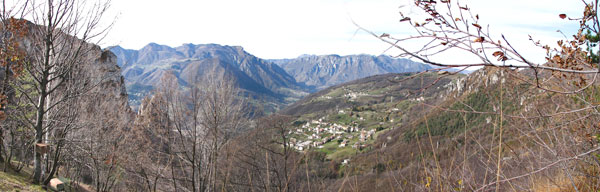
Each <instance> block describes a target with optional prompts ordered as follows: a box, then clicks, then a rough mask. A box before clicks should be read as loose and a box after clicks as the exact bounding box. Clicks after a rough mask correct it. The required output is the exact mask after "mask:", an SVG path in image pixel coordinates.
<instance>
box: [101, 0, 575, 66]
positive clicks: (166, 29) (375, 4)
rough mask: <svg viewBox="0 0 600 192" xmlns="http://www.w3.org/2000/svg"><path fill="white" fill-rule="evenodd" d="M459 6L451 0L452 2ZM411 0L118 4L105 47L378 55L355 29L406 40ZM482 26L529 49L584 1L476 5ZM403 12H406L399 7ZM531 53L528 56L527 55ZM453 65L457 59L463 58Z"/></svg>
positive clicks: (482, 1) (485, 1)
mask: <svg viewBox="0 0 600 192" xmlns="http://www.w3.org/2000/svg"><path fill="white" fill-rule="evenodd" d="M454 1H456V0H453V2H454ZM411 2H412V1H411V0H251V1H248V0H218V1H217V0H169V1H165V0H114V1H113V2H112V7H111V9H112V12H111V14H116V13H120V14H119V16H118V19H117V21H116V24H115V26H114V28H113V29H112V30H111V31H110V33H109V35H108V38H107V39H106V40H105V41H104V42H103V46H111V45H117V44H118V45H121V46H122V47H124V48H128V49H140V48H141V47H143V46H145V45H147V44H148V43H150V42H155V43H158V44H164V45H169V46H172V47H175V46H179V45H181V44H184V43H194V44H206V43H216V44H222V45H239V46H243V47H244V49H245V50H246V51H247V52H249V53H251V54H253V55H256V56H258V57H260V58H265V59H278V58H295V57H297V56H299V55H301V54H316V55H323V54H339V55H348V54H361V53H366V54H373V55H379V54H382V53H384V52H383V51H384V50H386V49H387V48H388V45H387V44H385V43H383V42H381V41H379V40H378V39H376V38H374V37H372V36H370V35H368V34H366V33H365V32H361V31H359V32H357V33H356V31H357V30H356V27H355V26H354V25H353V24H352V20H354V21H355V22H356V23H358V24H359V25H361V26H363V27H364V28H367V29H369V30H371V31H373V32H376V33H377V34H381V33H384V32H385V33H389V34H392V35H393V36H395V37H407V36H409V35H411V34H414V33H413V29H411V28H409V27H408V26H407V25H405V24H403V23H400V22H398V20H399V19H400V15H399V14H398V12H399V11H400V9H402V10H405V11H410V9H413V8H411V6H410V5H411ZM461 2H462V4H467V5H468V6H469V7H471V8H472V10H473V11H474V12H475V13H478V14H479V15H480V17H481V18H482V20H481V22H480V23H483V24H490V29H492V31H495V32H497V34H496V35H499V34H500V33H502V34H505V36H507V38H508V39H509V40H511V41H513V42H514V44H515V46H517V47H523V49H524V51H523V52H526V54H534V53H536V52H534V51H531V50H530V47H531V46H530V45H531V44H530V43H529V42H528V37H527V35H528V34H531V35H534V36H535V37H536V38H538V39H541V40H542V41H543V42H547V43H548V44H550V43H553V42H555V41H556V40H558V39H560V38H562V35H561V34H560V33H557V32H556V30H559V29H560V30H563V31H565V32H566V33H573V31H574V30H576V29H577V27H578V24H577V23H576V22H573V21H571V22H569V21H567V20H562V19H560V18H559V17H558V14H561V13H566V14H567V15H569V16H573V17H576V16H580V15H581V13H580V11H579V10H581V8H582V7H583V6H582V3H581V1H580V0H544V1H540V0H503V1H492V0H471V1H466V0H463V1H461ZM401 6H404V7H402V8H400V7H401ZM530 52H531V53H530ZM451 60H456V61H457V62H462V61H460V58H453V59H451Z"/></svg>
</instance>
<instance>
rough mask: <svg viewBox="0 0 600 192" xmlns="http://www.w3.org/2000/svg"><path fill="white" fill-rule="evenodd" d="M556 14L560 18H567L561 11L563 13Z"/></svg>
mask: <svg viewBox="0 0 600 192" xmlns="http://www.w3.org/2000/svg"><path fill="white" fill-rule="evenodd" d="M558 16H559V17H560V18H561V19H566V18H567V14H564V13H563V14H560V15H558Z"/></svg>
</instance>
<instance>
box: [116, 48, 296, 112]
mask: <svg viewBox="0 0 600 192" xmlns="http://www.w3.org/2000/svg"><path fill="white" fill-rule="evenodd" d="M111 51H112V52H113V53H115V54H116V55H117V58H118V61H117V62H118V64H119V66H121V67H122V68H123V72H122V74H123V76H124V77H125V80H126V84H127V87H128V88H129V90H130V93H131V94H132V95H133V96H132V97H131V98H130V102H131V103H132V105H137V104H139V101H140V100H141V99H142V98H143V97H144V96H145V95H146V94H148V93H149V91H150V90H152V89H153V88H154V87H156V86H157V85H159V83H160V79H161V78H162V77H163V75H164V74H165V73H166V72H173V73H174V74H175V76H176V77H177V78H178V80H179V81H180V83H181V84H183V85H185V84H188V83H193V81H196V80H198V79H201V77H202V76H203V75H205V74H206V73H208V72H209V71H211V70H213V69H217V70H219V71H222V72H225V73H227V74H229V75H230V76H231V77H233V78H234V79H235V81H236V82H237V83H238V84H239V86H240V88H242V89H243V90H244V91H246V92H247V93H249V94H250V95H251V96H253V97H254V98H258V99H259V100H261V101H266V102H267V103H270V106H272V107H273V108H278V107H280V106H282V105H284V104H287V103H290V102H292V101H294V100H295V99H297V98H299V97H301V96H303V95H305V94H306V93H305V92H304V90H303V89H302V87H301V86H300V85H299V84H298V83H296V81H295V79H294V78H293V77H292V76H290V75H288V74H287V73H286V72H285V71H284V70H283V69H281V68H280V67H279V66H277V65H275V64H273V63H271V62H269V61H266V60H263V59H260V58H257V57H255V56H253V55H251V54H249V53H248V52H246V51H244V49H243V48H242V47H239V46H222V45H217V44H205V45H194V44H184V45H182V46H179V47H175V48H172V47H169V46H165V45H158V44H155V43H150V44H148V45H147V46H145V47H143V48H142V49H140V50H129V49H123V48H121V47H119V46H117V47H113V48H111Z"/></svg>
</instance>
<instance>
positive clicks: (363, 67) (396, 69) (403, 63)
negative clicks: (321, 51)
mask: <svg viewBox="0 0 600 192" xmlns="http://www.w3.org/2000/svg"><path fill="white" fill-rule="evenodd" d="M271 61H272V62H274V63H276V64H277V65H279V66H280V67H282V68H283V69H285V71H287V72H288V73H289V74H290V75H292V76H293V77H294V78H295V79H296V81H298V82H302V83H304V84H305V85H306V86H308V87H309V88H310V89H311V90H312V91H317V90H322V89H325V88H327V87H330V86H333V85H338V84H341V83H345V82H349V81H352V80H356V79H360V78H364V77H368V76H373V75H379V74H386V73H405V72H418V71H425V70H428V69H431V68H432V67H431V66H429V65H425V64H422V63H417V62H414V61H411V60H409V59H396V58H392V57H389V56H387V55H380V56H373V55H366V54H361V55H348V56H339V55H320V56H319V55H302V56H300V57H298V58H295V59H276V60H271Z"/></svg>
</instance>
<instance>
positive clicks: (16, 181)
mask: <svg viewBox="0 0 600 192" xmlns="http://www.w3.org/2000/svg"><path fill="white" fill-rule="evenodd" d="M3 169H4V163H2V164H0V170H3ZM30 172H31V170H29V169H27V168H24V169H23V170H22V171H21V172H19V173H15V172H13V171H11V170H10V169H8V171H7V172H4V171H0V191H32V192H36V191H40V192H41V191H46V190H44V189H43V188H42V186H40V185H33V184H31V179H30V174H29V173H30Z"/></svg>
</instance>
